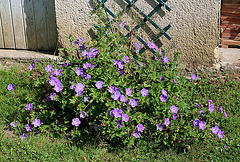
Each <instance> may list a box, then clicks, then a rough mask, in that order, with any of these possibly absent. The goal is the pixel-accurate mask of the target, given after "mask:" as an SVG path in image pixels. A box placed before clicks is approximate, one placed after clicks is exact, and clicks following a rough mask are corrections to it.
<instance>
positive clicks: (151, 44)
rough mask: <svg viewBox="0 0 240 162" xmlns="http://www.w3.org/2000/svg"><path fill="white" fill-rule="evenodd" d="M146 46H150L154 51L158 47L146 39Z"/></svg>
mask: <svg viewBox="0 0 240 162" xmlns="http://www.w3.org/2000/svg"><path fill="white" fill-rule="evenodd" d="M147 45H148V47H149V48H150V49H152V48H153V49H154V50H155V51H157V52H158V48H157V46H156V45H155V44H154V43H152V42H150V41H148V44H147Z"/></svg>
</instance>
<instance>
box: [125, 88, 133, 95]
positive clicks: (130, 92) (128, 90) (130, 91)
mask: <svg viewBox="0 0 240 162" xmlns="http://www.w3.org/2000/svg"><path fill="white" fill-rule="evenodd" d="M125 91H126V95H127V96H131V94H132V90H131V89H130V88H127V89H125Z"/></svg>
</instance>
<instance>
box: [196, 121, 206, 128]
mask: <svg viewBox="0 0 240 162" xmlns="http://www.w3.org/2000/svg"><path fill="white" fill-rule="evenodd" d="M198 125H199V129H202V130H204V129H205V123H204V122H203V121H201V122H199V123H198Z"/></svg>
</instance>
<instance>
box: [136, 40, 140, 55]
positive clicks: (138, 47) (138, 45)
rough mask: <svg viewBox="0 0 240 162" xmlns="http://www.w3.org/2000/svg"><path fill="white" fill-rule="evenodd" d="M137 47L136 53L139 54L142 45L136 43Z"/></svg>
mask: <svg viewBox="0 0 240 162" xmlns="http://www.w3.org/2000/svg"><path fill="white" fill-rule="evenodd" d="M135 46H136V53H139V49H140V48H141V44H140V43H138V42H136V43H135Z"/></svg>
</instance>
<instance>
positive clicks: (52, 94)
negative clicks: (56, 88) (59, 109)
mask: <svg viewBox="0 0 240 162" xmlns="http://www.w3.org/2000/svg"><path fill="white" fill-rule="evenodd" d="M56 95H57V94H56V93H51V94H50V96H49V98H50V99H51V101H53V100H55V97H54V96H56Z"/></svg>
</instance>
